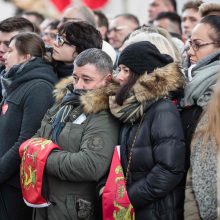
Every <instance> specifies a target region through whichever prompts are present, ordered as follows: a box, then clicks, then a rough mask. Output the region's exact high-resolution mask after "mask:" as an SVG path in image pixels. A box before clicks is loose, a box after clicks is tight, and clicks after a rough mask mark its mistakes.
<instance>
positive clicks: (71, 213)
mask: <svg viewBox="0 0 220 220" xmlns="http://www.w3.org/2000/svg"><path fill="white" fill-rule="evenodd" d="M71 81H72V79H70V80H64V81H61V82H60V83H59V84H58V86H57V87H56V90H55V93H56V104H55V105H54V106H53V107H52V108H51V109H50V110H49V111H48V113H47V114H46V116H45V118H44V119H43V121H42V126H41V128H40V129H39V131H38V132H37V134H36V136H38V137H44V138H46V139H52V138H53V133H54V132H55V133H56V132H58V131H59V132H58V133H57V134H58V135H55V136H56V141H57V144H58V145H59V146H60V147H61V149H62V150H61V151H56V152H52V153H51V154H50V155H49V157H48V159H47V164H46V176H47V177H45V180H47V182H48V190H46V194H48V200H49V201H50V202H51V203H52V204H51V205H50V206H49V207H48V208H41V209H36V210H35V212H36V218H35V219H37V220H41V219H42V220H43V219H49V220H60V219H74V220H76V219H90V220H92V219H94V220H95V219H97V216H96V213H95V212H94V210H95V211H96V209H95V208H94V206H95V205H96V201H95V200H96V185H97V182H98V181H99V180H100V179H101V178H102V177H103V176H104V175H105V174H106V172H107V170H108V168H109V165H110V162H111V157H112V154H113V150H114V146H115V145H117V143H118V132H119V124H118V122H117V120H116V119H115V118H114V117H113V116H111V114H110V113H109V111H108V106H106V105H104V104H103V99H102V96H100V95H99V94H98V93H97V92H96V90H93V91H91V92H92V94H93V95H91V93H90V91H89V92H87V93H86V94H83V95H81V94H79V93H78V96H79V98H80V101H79V99H78V98H77V94H75V91H72V90H71V89H70V91H67V90H66V85H67V84H69V83H70V82H71ZM70 94H72V95H70ZM71 106H72V107H71ZM93 106H95V107H93ZM63 108H65V109H66V110H65V111H62V110H61V109H63ZM60 115H62V117H61V120H60V119H59V118H60ZM55 121H56V122H57V124H56V125H55V126H54V122H55ZM62 123H63V124H62ZM60 125H62V126H61V127H60ZM56 129H57V130H56Z"/></svg>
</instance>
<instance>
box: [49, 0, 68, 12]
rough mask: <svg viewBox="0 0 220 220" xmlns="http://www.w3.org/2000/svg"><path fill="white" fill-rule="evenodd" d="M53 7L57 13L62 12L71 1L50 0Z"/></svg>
mask: <svg viewBox="0 0 220 220" xmlns="http://www.w3.org/2000/svg"><path fill="white" fill-rule="evenodd" d="M51 2H52V3H53V4H54V6H55V7H56V8H57V10H58V11H59V12H62V11H64V9H65V8H66V7H67V6H68V5H70V3H72V0H51Z"/></svg>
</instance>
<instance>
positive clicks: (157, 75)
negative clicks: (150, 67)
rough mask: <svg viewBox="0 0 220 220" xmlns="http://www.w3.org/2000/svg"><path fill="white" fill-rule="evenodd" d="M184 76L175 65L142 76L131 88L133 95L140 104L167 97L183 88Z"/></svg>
mask: <svg viewBox="0 0 220 220" xmlns="http://www.w3.org/2000/svg"><path fill="white" fill-rule="evenodd" d="M184 81H185V80H184V76H183V73H182V72H181V71H180V67H179V66H178V65H177V64H176V63H171V64H168V65H166V66H164V67H162V68H158V69H156V70H154V72H152V73H150V74H147V73H145V74H144V75H142V76H141V77H140V78H139V79H138V80H137V82H136V83H135V85H134V86H133V91H134V95H135V96H136V98H137V100H138V101H139V102H141V103H143V102H145V101H151V100H155V99H159V98H162V97H165V96H168V95H169V93H170V92H171V91H176V90H178V89H180V88H183V86H184Z"/></svg>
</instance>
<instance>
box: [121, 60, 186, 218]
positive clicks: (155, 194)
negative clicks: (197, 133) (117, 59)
mask: <svg viewBox="0 0 220 220" xmlns="http://www.w3.org/2000/svg"><path fill="white" fill-rule="evenodd" d="M181 83H182V82H181V73H180V72H179V70H178V68H177V66H175V64H170V65H168V66H166V67H163V68H161V69H157V70H155V71H154V72H153V73H151V74H149V75H147V74H145V75H143V76H142V77H141V78H140V79H139V80H138V81H137V82H136V84H135V85H134V88H133V91H134V94H135V95H136V96H142V97H141V100H142V101H144V102H146V103H149V101H152V100H155V102H154V104H152V105H151V106H150V107H149V108H148V109H147V110H146V111H145V116H144V119H143V121H142V123H141V126H140V129H139V130H138V132H137V128H138V125H139V123H140V120H141V119H140V118H139V119H138V120H137V121H136V122H135V124H133V125H132V124H129V123H126V124H124V126H123V128H122V133H121V141H120V142H121V161H122V166H123V169H124V173H126V169H127V165H128V157H129V151H130V147H131V146H132V142H133V140H134V137H135V135H136V133H137V139H136V143H135V145H134V148H133V153H132V162H131V168H130V173H129V178H128V182H127V190H128V195H129V198H130V200H131V203H132V204H133V206H134V209H135V219H136V220H144V219H150V220H156V219H160V220H171V219H172V220H174V219H176V220H181V219H183V202H184V176H185V172H184V170H185V143H184V135H183V129H182V125H181V120H180V115H179V112H178V110H177V108H176V106H175V105H174V104H173V103H172V102H171V101H170V100H168V99H167V98H166V96H165V94H169V92H170V91H175V89H176V88H177V87H178V86H180V85H181ZM178 84H179V85H178ZM136 91H138V93H137V92H136ZM139 99H140V97H139ZM156 100H157V101H156Z"/></svg>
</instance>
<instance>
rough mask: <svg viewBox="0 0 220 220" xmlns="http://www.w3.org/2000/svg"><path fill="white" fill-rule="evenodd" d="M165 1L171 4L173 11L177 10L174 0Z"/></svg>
mask: <svg viewBox="0 0 220 220" xmlns="http://www.w3.org/2000/svg"><path fill="white" fill-rule="evenodd" d="M165 1H166V2H169V3H170V4H171V5H172V6H173V8H174V10H175V12H176V11H177V4H176V0H165Z"/></svg>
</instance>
